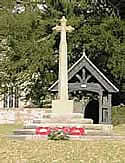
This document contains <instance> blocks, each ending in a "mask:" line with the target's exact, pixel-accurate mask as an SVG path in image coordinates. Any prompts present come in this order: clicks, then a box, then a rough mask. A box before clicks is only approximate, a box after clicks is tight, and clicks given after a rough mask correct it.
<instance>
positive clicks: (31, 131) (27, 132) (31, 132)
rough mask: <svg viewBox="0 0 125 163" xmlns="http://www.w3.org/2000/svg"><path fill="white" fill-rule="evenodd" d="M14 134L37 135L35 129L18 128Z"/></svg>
mask: <svg viewBox="0 0 125 163" xmlns="http://www.w3.org/2000/svg"><path fill="white" fill-rule="evenodd" d="M13 134H14V135H35V129H17V130H15V131H13Z"/></svg>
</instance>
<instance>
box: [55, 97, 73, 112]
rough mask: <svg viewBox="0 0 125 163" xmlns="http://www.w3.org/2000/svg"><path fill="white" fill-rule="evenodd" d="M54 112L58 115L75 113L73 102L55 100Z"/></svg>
mask: <svg viewBox="0 0 125 163" xmlns="http://www.w3.org/2000/svg"><path fill="white" fill-rule="evenodd" d="M52 112H53V113H58V114H63V113H73V100H53V101H52Z"/></svg>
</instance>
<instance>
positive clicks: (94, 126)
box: [24, 123, 112, 130]
mask: <svg viewBox="0 0 125 163" xmlns="http://www.w3.org/2000/svg"><path fill="white" fill-rule="evenodd" d="M64 126H65V127H74V126H76V127H83V128H85V129H96V130H102V129H103V128H105V127H109V128H112V125H105V124H79V123H46V124H44V123H30V124H29V125H25V126H24V128H26V129H33V128H36V127H64Z"/></svg>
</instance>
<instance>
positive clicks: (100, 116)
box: [99, 92, 102, 123]
mask: <svg viewBox="0 0 125 163" xmlns="http://www.w3.org/2000/svg"><path fill="white" fill-rule="evenodd" d="M99 123H102V92H101V93H100V94H99Z"/></svg>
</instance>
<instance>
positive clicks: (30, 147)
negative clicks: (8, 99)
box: [0, 124, 125, 163]
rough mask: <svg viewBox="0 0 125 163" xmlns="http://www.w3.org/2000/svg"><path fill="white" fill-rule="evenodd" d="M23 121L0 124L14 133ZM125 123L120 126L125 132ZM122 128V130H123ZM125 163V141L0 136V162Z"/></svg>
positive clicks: (5, 129) (117, 127) (8, 132)
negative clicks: (35, 138) (29, 138)
mask: <svg viewBox="0 0 125 163" xmlns="http://www.w3.org/2000/svg"><path fill="white" fill-rule="evenodd" d="M22 127H23V126H22V125H21V124H15V125H0V132H1V133H2V134H10V133H12V131H13V130H15V129H16V128H22ZM123 130H124V131H125V125H120V126H116V127H115V128H114V131H115V132H116V133H119V134H121V133H123ZM121 131H122V132H121ZM113 162H114V163H124V162H125V140H120V141H111V140H101V141H99V140H98V141H97V140H95V141H71V140H70V141H52V140H49V141H45V140H27V141H26V140H25V141H22V140H21V141H20V140H15V139H8V138H5V137H3V136H2V137H1V136H0V163H113Z"/></svg>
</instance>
